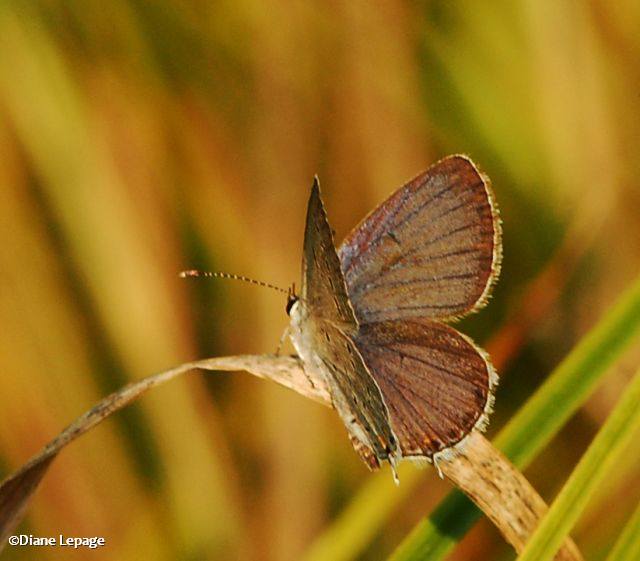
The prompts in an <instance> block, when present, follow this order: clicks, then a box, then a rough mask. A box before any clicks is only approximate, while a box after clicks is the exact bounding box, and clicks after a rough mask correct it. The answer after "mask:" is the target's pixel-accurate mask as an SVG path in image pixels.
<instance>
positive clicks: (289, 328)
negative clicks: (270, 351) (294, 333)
mask: <svg viewBox="0 0 640 561" xmlns="http://www.w3.org/2000/svg"><path fill="white" fill-rule="evenodd" d="M290 333H291V326H290V325H287V327H286V328H285V330H284V332H283V333H282V336H281V337H280V342H279V343H278V347H277V348H276V356H280V352H281V351H282V347H283V346H284V342H285V341H286V340H287V337H289V334H290Z"/></svg>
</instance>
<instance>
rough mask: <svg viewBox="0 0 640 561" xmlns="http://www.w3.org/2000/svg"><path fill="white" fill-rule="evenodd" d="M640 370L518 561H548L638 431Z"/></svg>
mask: <svg viewBox="0 0 640 561" xmlns="http://www.w3.org/2000/svg"><path fill="white" fill-rule="evenodd" d="M639 405H640V370H638V372H637V373H636V375H635V376H634V378H633V380H632V381H631V383H630V384H629V386H628V388H627V390H626V391H625V393H624V395H623V396H622V398H621V399H620V401H619V403H618V404H617V405H616V407H615V409H614V410H613V412H612V413H611V415H610V416H609V418H608V419H607V421H606V422H605V424H604V426H603V427H602V428H601V429H600V430H599V431H598V434H597V435H596V437H595V438H594V439H593V442H592V443H591V444H590V446H589V448H588V449H587V451H586V452H585V454H584V456H582V458H581V459H580V462H578V465H577V467H576V468H575V469H574V470H573V472H572V473H571V476H570V477H569V479H568V480H567V482H566V483H565V485H564V486H563V487H562V490H561V491H560V493H559V494H558V497H557V498H556V500H555V501H554V502H553V504H552V505H551V508H550V509H549V512H548V514H547V515H546V516H545V517H544V518H543V520H542V522H541V523H540V526H538V528H537V529H536V531H535V533H534V534H533V536H532V537H531V540H530V541H529V543H528V544H527V545H526V546H525V548H524V550H523V551H522V553H521V554H520V556H519V557H518V561H551V559H553V556H554V555H555V553H556V551H557V550H558V548H559V547H560V544H561V543H562V541H563V540H564V538H565V537H566V536H567V535H568V534H569V532H570V530H571V528H573V526H574V524H575V523H576V521H577V520H578V518H579V517H580V515H581V514H582V512H583V511H584V509H585V508H586V506H587V504H588V502H589V499H590V498H591V496H592V495H593V493H594V492H595V491H596V490H597V488H598V485H599V484H600V483H601V482H602V480H603V479H604V477H606V475H607V474H608V473H609V472H611V471H612V470H613V469H614V468H615V465H616V463H618V462H619V461H620V460H621V458H622V454H623V453H624V452H625V450H626V448H627V445H628V444H629V443H630V442H631V439H632V438H633V436H634V435H635V432H636V430H637V429H639V428H640V407H639Z"/></svg>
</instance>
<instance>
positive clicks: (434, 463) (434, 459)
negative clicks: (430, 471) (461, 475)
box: [431, 453, 444, 479]
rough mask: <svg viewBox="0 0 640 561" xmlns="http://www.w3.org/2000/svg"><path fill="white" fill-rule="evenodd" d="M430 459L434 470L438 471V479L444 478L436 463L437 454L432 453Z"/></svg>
mask: <svg viewBox="0 0 640 561" xmlns="http://www.w3.org/2000/svg"><path fill="white" fill-rule="evenodd" d="M431 461H432V462H433V467H435V468H436V471H437V472H438V475H439V476H440V479H444V475H443V473H442V470H441V469H440V466H439V465H438V454H437V453H436V454H434V455H433V456H432V458H431Z"/></svg>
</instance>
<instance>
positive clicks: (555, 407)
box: [378, 278, 640, 561]
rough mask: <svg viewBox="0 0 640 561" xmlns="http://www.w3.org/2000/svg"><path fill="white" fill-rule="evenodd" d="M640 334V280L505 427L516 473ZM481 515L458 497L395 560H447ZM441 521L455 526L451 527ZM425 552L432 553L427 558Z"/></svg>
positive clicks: (504, 440) (502, 438) (502, 442)
mask: <svg viewBox="0 0 640 561" xmlns="http://www.w3.org/2000/svg"><path fill="white" fill-rule="evenodd" d="M639 331H640V278H637V279H636V280H635V282H634V284H633V285H632V286H631V287H630V288H629V289H628V290H627V291H626V292H625V293H624V294H623V295H622V296H621V297H620V298H619V300H618V301H617V302H616V304H615V305H614V306H613V307H612V308H611V309H610V310H609V311H608V312H607V313H606V314H605V316H604V317H603V318H602V319H601V320H600V321H599V322H598V324H597V325H596V326H595V327H594V328H593V329H592V330H591V331H590V332H589V333H588V334H587V335H586V336H585V337H584V338H583V339H582V340H581V341H580V343H578V345H577V346H576V347H575V348H574V349H573V351H571V353H569V355H568V356H567V357H566V358H565V359H564V360H563V361H562V362H561V363H560V365H559V366H558V367H557V368H556V369H555V370H554V371H553V373H552V374H551V375H550V376H549V378H548V379H547V381H546V382H545V383H544V384H543V385H542V386H541V387H540V389H539V390H538V391H537V392H536V393H535V394H534V395H533V397H532V398H531V399H529V400H528V401H527V403H526V404H525V405H524V406H523V407H522V408H521V409H520V411H519V412H518V413H517V414H516V415H515V416H514V417H513V419H512V420H511V421H510V422H509V423H508V424H507V425H506V426H505V428H504V429H503V430H502V431H501V432H500V434H499V435H498V437H497V438H496V440H495V444H496V445H497V446H498V447H499V448H500V449H501V450H503V451H504V452H505V454H506V455H507V456H508V457H509V458H510V459H511V460H512V461H513V462H514V464H515V465H516V466H517V467H519V468H520V469H523V468H524V467H526V466H527V464H528V463H529V462H531V460H532V459H533V458H534V457H535V456H536V454H537V453H538V452H539V451H540V450H541V449H542V448H543V447H544V446H545V445H546V444H547V443H548V442H549V441H550V440H551V438H553V436H554V435H555V434H556V433H557V432H558V430H559V429H560V428H561V427H562V425H563V424H564V423H565V422H566V421H567V419H568V418H569V417H570V416H571V415H573V414H574V413H575V411H576V410H577V409H578V408H579V407H580V406H581V405H582V404H583V403H584V401H585V400H586V399H587V398H588V397H589V395H590V394H591V392H592V391H593V390H594V389H595V387H596V385H597V382H598V381H599V380H600V378H601V377H602V375H603V374H604V373H605V372H606V370H607V368H608V367H609V366H610V365H611V364H612V363H613V362H614V360H615V359H616V358H617V357H618V356H619V355H620V354H621V353H622V351H624V350H625V349H626V348H627V346H628V345H629V343H630V342H631V341H632V340H633V338H634V337H635V336H636V335H637V334H638V332H639ZM378 508H383V506H382V505H379V506H378ZM480 514H481V513H480V511H479V510H478V509H477V508H476V507H475V506H474V505H473V504H472V503H471V501H469V500H468V499H466V498H465V497H462V496H461V495H460V494H458V493H452V494H450V495H449V496H448V497H447V498H446V499H445V500H444V501H443V502H442V503H440V505H439V506H438V507H437V508H436V510H435V511H434V512H433V514H432V515H431V517H430V518H429V520H423V521H421V522H420V523H419V524H418V526H417V527H416V528H415V529H414V530H413V531H412V532H411V533H410V534H409V536H408V537H407V538H406V539H405V540H404V542H403V543H402V544H401V545H400V546H399V547H398V549H396V551H395V552H394V553H393V554H392V556H391V559H392V560H393V561H409V560H415V559H421V560H424V559H429V560H430V561H436V560H438V559H442V558H443V557H444V556H445V555H446V554H447V553H449V552H450V551H451V550H452V549H453V547H454V546H455V544H456V543H457V542H458V541H459V540H460V537H461V536H463V535H464V533H465V532H466V531H467V530H468V529H469V528H470V527H471V526H472V525H473V523H474V522H475V521H476V520H477V519H478V518H479V516H480ZM442 520H448V521H455V522H454V523H452V526H446V525H443V524H442V523H441V522H440V521H442ZM422 552H432V553H431V556H430V557H426V556H425V555H424V554H423V553H422Z"/></svg>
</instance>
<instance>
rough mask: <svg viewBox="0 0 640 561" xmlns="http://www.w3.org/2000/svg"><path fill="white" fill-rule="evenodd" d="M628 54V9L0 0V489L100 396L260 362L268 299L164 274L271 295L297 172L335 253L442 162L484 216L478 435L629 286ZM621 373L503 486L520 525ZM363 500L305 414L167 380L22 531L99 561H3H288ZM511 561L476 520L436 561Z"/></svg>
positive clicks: (237, 380)
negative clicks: (329, 229) (491, 399)
mask: <svg viewBox="0 0 640 561" xmlns="http://www.w3.org/2000/svg"><path fill="white" fill-rule="evenodd" d="M639 29H640V4H639V3H638V2H636V1H632V0H622V1H619V2H605V1H604V0H590V1H578V0H575V1H570V2H551V1H519V2H512V1H506V0H501V1H497V2H491V3H482V2H472V1H471V0H468V1H455V2H445V1H419V2H402V1H398V0H393V1H388V2H384V3H370V2H363V1H361V0H354V1H347V2H321V1H315V0H313V1H305V2H277V1H276V2H256V1H253V0H235V1H233V2H231V1H227V0H222V1H220V2H205V1H200V0H173V1H162V2H152V1H149V0H111V1H110V2H98V1H96V0H75V1H73V0H72V1H62V0H37V1H32V2H21V1H18V0H12V1H7V2H3V3H2V6H1V7H0V189H1V191H0V192H1V199H0V232H1V236H2V237H1V242H2V243H0V326H1V328H0V329H1V334H0V367H1V372H0V475H2V476H4V475H6V474H8V473H9V472H10V471H12V470H13V469H15V468H17V467H18V466H19V465H20V464H22V463H23V462H24V461H25V460H26V459H27V458H28V457H29V456H30V455H31V454H32V453H35V452H36V451H37V450H38V449H39V448H40V447H41V446H42V445H43V444H44V443H45V442H46V441H47V440H49V439H50V438H52V437H53V436H54V435H55V434H57V432H58V431H59V430H61V429H62V428H63V426H65V425H66V424H67V423H68V422H70V421H71V420H72V419H73V418H75V417H76V416H77V415H79V414H81V413H82V412H84V411H85V410H86V409H88V408H89V407H90V406H91V405H92V404H93V403H94V402H95V401H97V400H98V399H99V398H100V397H102V396H104V395H106V394H107V393H108V392H110V391H112V390H114V389H117V388H118V387H120V386H121V385H123V384H125V383H127V382H128V381H131V380H137V379H139V378H141V377H143V376H146V375H149V374H152V373H154V372H158V371H160V370H163V369H166V368H169V367H171V366H174V365H176V364H179V363H181V362H183V361H187V360H191V359H195V358H205V357H208V356H215V355H225V354H239V353H265V352H273V351H274V350H275V349H276V346H277V344H278V340H279V338H280V336H281V334H282V331H283V329H284V328H285V326H286V324H287V317H286V314H285V311H284V306H285V301H284V298H283V297H282V295H281V294H278V293H276V292H273V291H268V290H265V289H260V288H256V287H252V286H250V285H243V284H241V283H233V282H226V281H216V280H190V281H185V280H181V279H179V278H178V276H177V273H178V272H179V271H180V270H182V269H186V268H203V269H211V270H223V271H229V272H233V273H238V274H243V275H248V276H252V277H255V278H258V279H262V280H265V281H268V282H272V283H276V284H279V285H281V286H283V287H287V286H288V285H290V283H291V282H292V281H299V275H300V259H301V244H302V232H303V227H304V215H305V207H306V201H307V197H308V194H309V189H310V186H311V181H312V178H313V175H314V174H315V173H317V174H318V175H319V177H320V180H321V183H322V186H323V194H324V198H325V201H326V205H327V207H328V212H329V216H330V220H331V222H332V225H333V227H334V228H335V230H336V232H337V238H338V239H341V238H342V237H343V236H344V235H345V234H346V233H347V232H348V231H349V229H350V228H351V227H353V226H354V225H355V224H357V222H358V221H359V220H360V219H361V218H362V217H363V216H364V214H366V213H367V212H368V211H369V210H371V209H372V208H373V207H374V206H375V205H376V204H378V203H379V202H381V201H382V200H383V199H384V198H385V197H386V196H388V195H389V194H390V193H391V192H392V191H393V190H394V189H395V188H397V187H399V186H400V185H401V184H402V183H403V182H404V181H405V180H407V179H408V178H410V177H412V176H414V175H415V174H416V173H418V172H419V171H421V170H422V169H424V168H426V167H427V166H428V165H430V164H431V163H433V162H434V161H435V160H437V159H439V158H440V157H442V156H444V155H446V154H448V153H453V152H463V153H468V154H470V155H471V156H472V157H473V158H474V160H475V161H476V162H477V163H478V164H479V165H480V166H481V167H482V168H483V169H484V170H485V171H486V172H487V173H488V174H489V176H490V177H491V178H492V180H493V184H494V188H495V191H496V195H497V199H498V203H499V205H500V208H501V212H502V217H503V220H504V245H505V257H504V266H503V272H502V277H501V280H500V283H499V284H498V286H497V289H496V291H495V296H494V298H493V300H492V302H491V303H490V305H489V306H488V307H487V308H486V309H485V310H484V311H483V312H482V313H481V314H479V315H477V316H474V317H473V318H471V319H469V320H465V321H464V322H462V325H461V329H463V330H465V331H466V332H467V333H469V334H471V335H472V336H473V337H474V338H475V339H476V340H477V341H478V342H480V343H481V344H483V345H484V346H486V347H487V348H488V349H489V351H490V352H491V354H492V356H493V359H494V362H495V363H496V365H497V367H498V370H499V372H500V375H501V378H502V382H501V386H500V389H499V392H498V395H497V406H496V412H495V414H494V416H493V420H492V424H491V429H490V431H489V434H490V435H491V434H493V433H494V432H495V431H496V430H497V429H498V428H499V427H500V426H502V425H503V424H504V422H505V421H506V420H507V419H508V418H509V417H510V415H511V414H512V412H513V411H514V410H515V409H517V408H518V407H519V406H520V405H521V404H522V403H523V402H524V400H525V399H526V398H527V397H528V396H529V395H530V394H531V393H532V392H533V391H534V389H535V388H536V387H537V386H538V385H539V384H540V383H541V382H542V381H543V380H544V378H545V376H546V375H547V374H548V373H549V372H550V371H551V369H552V368H553V367H554V366H555V365H556V364H557V363H558V361H559V360H560V359H561V358H562V357H563V356H564V355H565V354H566V353H567V352H568V351H569V350H570V349H571V348H572V346H573V345H574V344H575V342H576V341H577V340H578V339H579V338H580V337H581V335H582V334H584V333H585V332H586V331H587V330H588V329H589V327H591V326H592V325H593V324H594V323H595V322H596V321H597V319H598V318H599V317H600V316H601V314H602V313H603V311H604V310H606V309H607V308H608V307H609V306H610V305H611V303H612V302H613V301H614V300H615V298H616V297H617V295H618V294H619V293H620V291H621V290H622V289H623V288H624V287H625V286H626V285H627V284H628V283H629V282H630V281H631V280H632V279H633V278H634V277H635V275H636V273H637V272H638V268H639V267H638V265H639V264H640V243H639V242H638V240H639V239H640V212H639V210H640V189H639V188H638V181H637V177H639V176H640V158H639V157H638V149H639V146H640V33H638V30H639ZM639 358H640V352H638V349H637V347H636V349H635V350H633V351H632V352H631V353H630V355H628V356H627V357H626V358H625V360H624V361H623V362H622V363H620V364H618V365H617V367H616V368H615V370H614V371H612V372H611V373H610V375H609V376H608V377H607V379H606V384H605V386H604V387H602V388H600V390H599V391H598V392H597V394H596V395H595V397H593V398H592V399H591V400H590V401H589V403H588V405H587V407H585V408H584V409H583V410H582V411H581V412H580V413H579V414H578V415H576V417H575V418H574V419H573V420H572V421H571V422H570V423H569V425H568V426H567V427H566V428H565V430H564V431H563V432H562V433H561V434H560V436H559V437H558V438H557V439H556V440H555V441H554V442H553V443H552V445H551V446H550V447H549V448H548V450H547V451H546V452H545V453H544V454H542V456H541V457H540V458H539V459H538V460H537V461H536V462H535V463H534V464H533V465H532V467H531V468H530V469H529V470H527V476H528V477H529V478H530V480H531V481H532V482H533V483H534V485H535V486H536V487H537V488H538V489H539V490H540V492H541V493H542V494H543V496H545V497H546V498H547V499H549V498H551V497H553V496H554V494H555V493H556V492H557V490H558V488H559V486H560V485H561V484H562V481H563V479H564V477H565V476H566V474H567V473H568V472H569V471H570V470H571V469H572V467H573V466H574V464H575V462H576V461H577V459H578V458H579V456H580V455H581V453H582V452H583V451H584V449H585V447H586V446H587V444H588V442H589V441H590V439H591V438H592V437H593V435H594V434H595V432H596V431H597V429H598V427H599V425H600V424H601V423H602V421H603V419H604V418H605V417H606V415H607V413H608V412H609V411H610V409H611V407H612V405H613V403H614V402H615V400H616V399H617V396H618V395H619V394H620V391H621V389H622V388H623V386H624V383H625V382H626V380H628V379H629V377H630V375H631V373H632V371H633V370H634V369H635V366H636V365H637V359H639ZM638 473H640V455H638V457H635V458H634V457H632V456H630V457H629V459H628V463H627V464H626V465H624V466H620V469H619V470H618V473H617V477H616V478H615V479H613V480H608V481H607V488H606V489H603V490H602V497H601V498H600V499H599V500H598V501H596V503H595V504H593V505H592V507H591V508H590V510H589V515H588V516H586V517H585V518H584V519H583V520H582V521H581V523H580V525H579V526H578V528H577V531H576V532H575V534H574V537H575V538H576V540H577V541H578V543H579V544H580V546H581V547H582V548H583V551H584V553H585V555H586V556H587V557H588V558H589V559H593V560H597V559H602V558H603V555H604V553H605V552H606V550H607V548H608V547H609V546H610V544H611V541H612V540H613V539H614V537H615V535H616V534H617V532H618V531H619V530H620V526H621V524H622V523H623V521H624V519H625V518H627V517H628V515H629V513H630V511H631V510H632V509H633V507H634V505H635V504H636V503H637V501H638V498H639V497H640V478H639V477H638ZM383 476H384V477H388V478H389V480H390V479H391V477H390V475H389V474H388V473H384V474H383ZM370 477H372V476H370V475H369V474H368V472H367V471H366V468H365V467H364V465H363V464H362V463H361V462H360V460H359V459H358V457H357V456H356V454H355V453H354V452H353V450H352V449H351V445H350V443H349V441H348V439H347V438H346V433H345V431H344V428H343V426H342V424H341V422H340V421H339V419H338V417H337V415H335V414H334V413H333V412H332V411H330V410H328V409H325V408H323V407H321V406H319V405H317V404H315V403H312V402H310V401H307V400H305V399H303V398H302V397H300V396H298V395H296V394H294V393H292V392H290V391H288V390H286V389H283V388H280V387H276V386H275V385H274V384H271V383H268V382H265V381H261V380H257V379H254V378H252V377H250V376H249V375H247V374H245V373H237V374H216V373H208V374H197V373H194V374H190V375H187V376H185V377H184V378H181V379H179V380H177V381H174V382H172V383H170V384H168V385H166V386H163V387H161V388H159V389H157V390H154V391H153V392H151V393H150V394H148V395H146V396H145V397H144V398H143V399H142V400H141V401H140V402H139V403H137V404H136V405H134V406H132V407H130V408H129V409H127V410H125V411H124V412H122V413H119V414H117V415H116V416H114V417H113V418H112V419H110V420H108V421H107V422H105V423H104V424H103V425H102V426H100V427H99V428H97V429H96V430H94V431H92V432H91V433H89V434H88V435H87V436H85V437H83V438H82V439H81V440H80V441H78V442H77V443H75V444H74V445H73V446H71V447H70V448H69V449H68V450H66V451H65V452H64V453H63V454H62V455H61V457H60V458H59V459H58V460H57V461H56V463H55V464H54V466H53V468H52V469H51V471H50V473H49V475H48V476H47V477H46V478H45V480H44V483H43V485H42V487H41V489H40V490H39V492H38V493H37V495H36V497H35V500H34V502H33V503H32V506H31V507H30V510H29V514H28V516H27V518H26V520H25V522H24V523H23V524H22V526H21V530H20V531H21V532H26V533H33V534H34V535H38V536H50V535H53V536H55V535H57V534H59V533H63V534H65V535H71V536H94V535H98V536H104V537H105V538H106V540H107V543H108V546H107V547H106V548H103V549H101V550H98V551H89V550H84V551H82V550H79V551H71V552H67V551H62V550H59V549H38V550H34V549H29V548H9V549H7V550H6V551H5V552H4V556H5V557H4V558H6V559H15V560H18V559H32V558H34V555H36V554H37V558H38V559H44V560H48V559H58V558H65V559H85V558H86V559H92V560H102V559H119V560H123V561H124V560H128V559H139V558H140V554H141V553H144V554H146V555H147V556H148V557H149V558H150V559H160V560H164V559H166V560H170V559H171V560H174V559H176V560H189V561H191V560H201V559H202V560H218V559H224V560H230V559H238V560H254V559H255V560H258V561H262V560H264V561H276V560H284V561H287V560H294V559H301V558H302V555H303V553H304V552H305V551H306V550H307V549H308V548H309V547H310V546H311V545H312V544H313V543H314V540H315V539H317V538H318V536H320V535H322V532H323V531H325V530H326V529H327V528H328V527H330V525H331V522H332V520H334V519H335V518H336V516H338V515H339V513H341V512H342V511H343V510H344V509H345V508H346V507H348V505H349V504H350V502H351V501H352V500H353V497H354V496H357V494H358V491H359V489H360V488H361V487H362V485H364V484H366V482H367V480H368V478H370ZM449 490H450V485H449V484H448V483H447V482H443V481H440V480H439V479H438V478H437V477H435V476H434V472H433V470H431V469H427V470H425V471H424V474H423V475H422V479H421V482H420V483H419V484H418V486H417V488H416V490H414V492H413V493H412V496H411V500H402V501H399V504H398V506H397V508H396V509H395V511H394V512H393V513H392V514H393V516H392V517H391V519H390V520H385V521H384V524H383V528H382V529H381V530H380V531H379V534H378V535H377V536H376V537H375V539H374V540H372V541H371V542H370V543H369V545H368V546H366V547H365V548H364V549H362V551H361V552H359V554H358V555H359V557H358V558H359V559H363V560H373V559H383V558H385V557H386V555H387V554H388V553H389V552H390V551H391V550H393V548H394V547H395V546H396V545H397V544H398V543H399V542H400V541H401V540H402V538H403V536H405V535H406V533H407V532H408V531H409V530H410V529H411V528H412V527H413V525H414V524H415V523H416V522H417V521H418V520H419V519H420V518H421V517H422V516H424V515H426V514H428V513H429V512H430V511H431V509H432V508H433V507H434V505H436V504H437V503H438V501H439V500H440V499H441V498H442V497H443V496H444V495H445V494H446V493H447V492H448V491H449ZM372 508H375V506H372ZM512 557H513V553H512V552H511V550H510V548H509V547H508V546H507V545H506V544H505V543H504V541H503V540H502V538H501V537H500V535H499V534H498V533H497V532H496V531H495V530H494V528H493V527H492V526H491V524H490V523H488V522H486V521H483V522H481V523H480V524H478V525H477V526H476V527H475V528H474V530H473V531H472V532H471V533H470V534H469V535H468V536H467V537H466V538H465V539H464V540H463V542H462V543H461V544H460V546H459V547H458V548H457V549H456V551H455V552H454V554H453V556H452V559H468V558H474V559H492V560H493V559H497V560H501V559H510V558H512Z"/></svg>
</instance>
